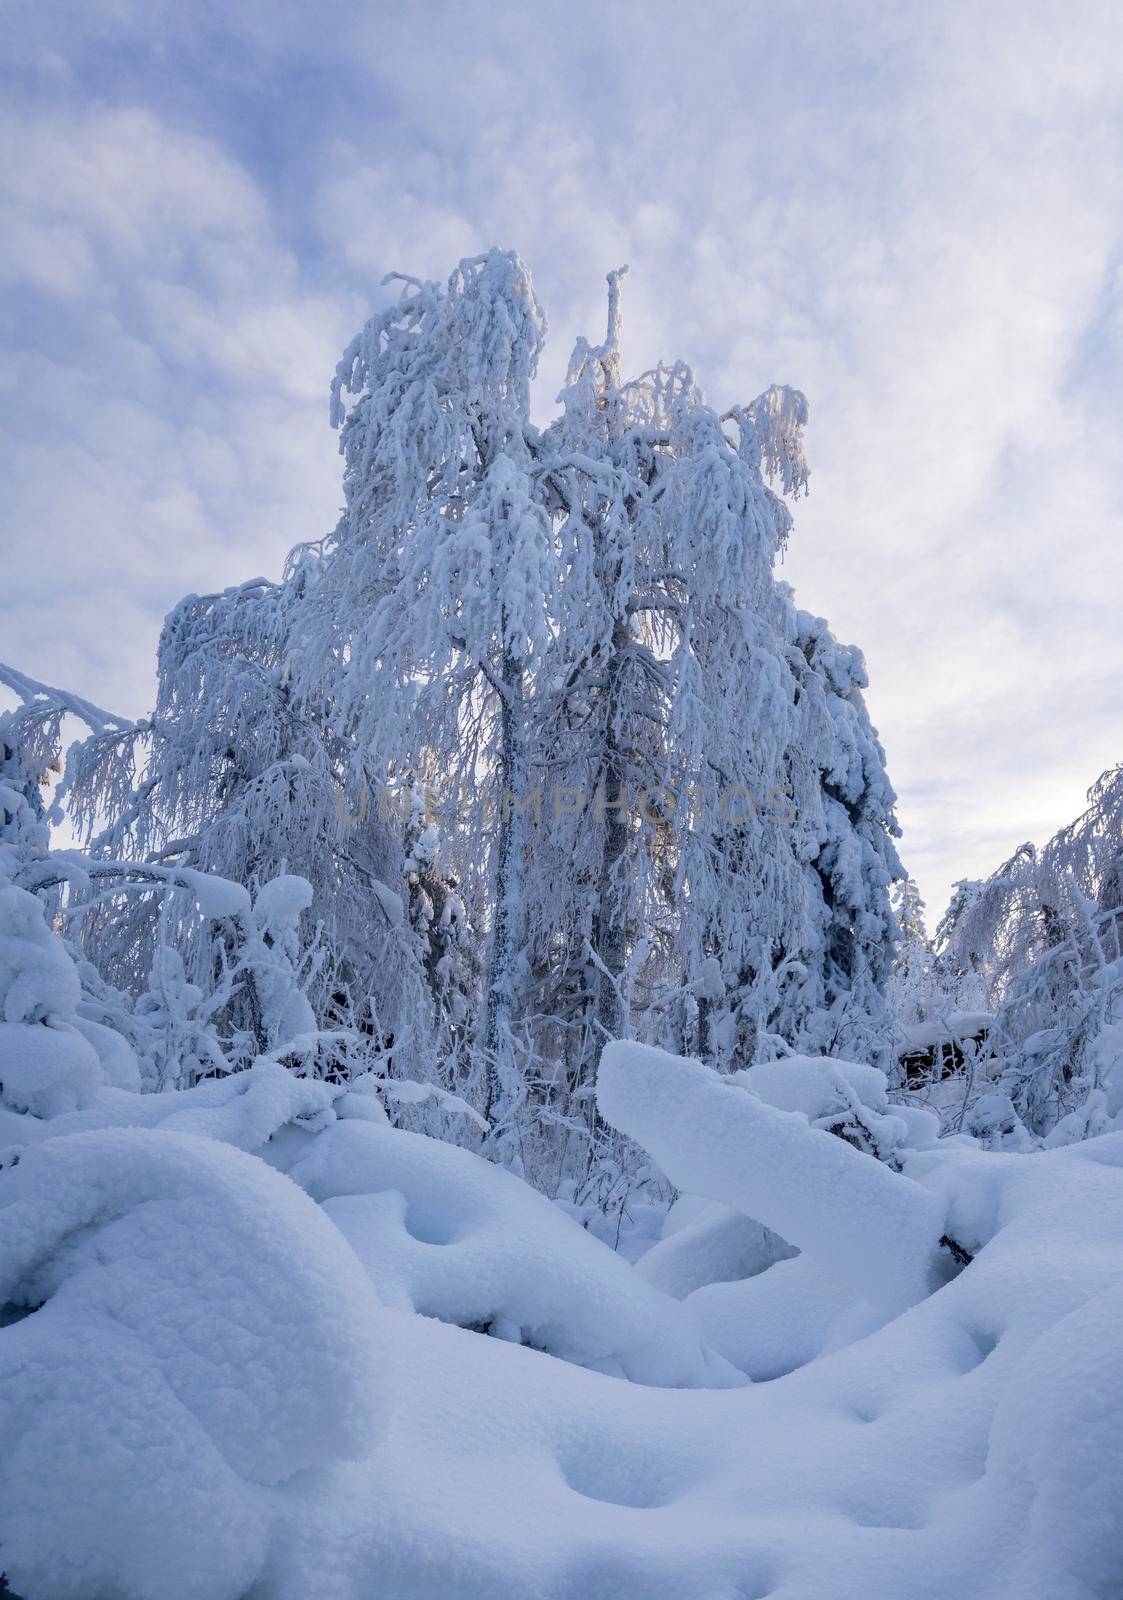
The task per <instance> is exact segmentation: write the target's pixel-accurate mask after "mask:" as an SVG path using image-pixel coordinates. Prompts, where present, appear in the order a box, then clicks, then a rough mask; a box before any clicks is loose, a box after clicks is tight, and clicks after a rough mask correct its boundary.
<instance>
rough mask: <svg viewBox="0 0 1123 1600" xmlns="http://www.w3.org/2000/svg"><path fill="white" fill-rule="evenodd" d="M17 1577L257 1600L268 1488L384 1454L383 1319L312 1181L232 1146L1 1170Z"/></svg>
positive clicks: (80, 1156) (63, 1599)
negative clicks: (253, 1595) (380, 1440)
mask: <svg viewBox="0 0 1123 1600" xmlns="http://www.w3.org/2000/svg"><path fill="white" fill-rule="evenodd" d="M0 1305H4V1306H5V1307H6V1309H5V1312H4V1315H3V1318H0V1440H2V1441H3V1447H2V1449H0V1565H2V1566H3V1569H4V1571H5V1572H6V1573H7V1576H8V1578H9V1579H10V1581H11V1584H12V1586H13V1588H14V1589H15V1590H16V1591H17V1592H20V1593H23V1594H25V1595H43V1596H46V1595H50V1596H51V1597H53V1600H83V1597H87V1600H88V1597H89V1596H91V1595H94V1594H107V1595H108V1594H114V1595H121V1596H125V1597H128V1600H164V1597H167V1600H184V1597H189V1600H237V1597H238V1596H240V1595H243V1594H244V1593H245V1592H246V1590H247V1589H248V1588H249V1586H250V1585H251V1583H253V1582H254V1581H255V1579H256V1578H257V1576H258V1575H259V1573H260V1571H261V1569H262V1566H263V1563H264V1561H265V1558H266V1555H267V1552H268V1546H269V1540H270V1530H271V1527H272V1524H273V1522H274V1520H275V1518H276V1516H277V1514H278V1512H277V1506H276V1503H275V1501H274V1500H272V1499H271V1498H270V1495H269V1493H268V1492H267V1491H269V1490H270V1489H272V1488H273V1487H274V1486H277V1485H281V1484H284V1483H285V1482H286V1481H287V1480H290V1479H292V1478H293V1476H294V1475H295V1474H297V1473H301V1474H304V1475H305V1478H306V1479H307V1475H308V1474H309V1473H310V1472H312V1471H314V1470H323V1469H325V1468H328V1467H330V1466H332V1464H333V1463H336V1462H338V1461H340V1460H342V1459H355V1458H358V1457H361V1456H363V1455H365V1454H366V1453H367V1452H368V1451H369V1450H370V1449H371V1447H372V1446H373V1444H374V1442H375V1438H376V1435H377V1431H378V1426H379V1420H380V1403H379V1396H380V1394H381V1393H382V1392H383V1390H384V1387H385V1383H386V1376H385V1370H384V1369H385V1365H386V1351H385V1345H384V1339H383V1337H382V1334H381V1331H380V1330H381V1322H380V1318H381V1315H382V1313H381V1311H380V1308H379V1306H378V1303H377V1300H376V1297H375V1295H374V1293H373V1291H372V1289H371V1287H370V1284H369V1282H368V1281H367V1279H366V1278H365V1276H364V1275H363V1273H362V1272H361V1271H360V1270H359V1268H358V1264H357V1263H356V1262H355V1260H354V1257H353V1256H352V1254H351V1252H350V1250H349V1249H348V1248H347V1246H346V1244H345V1243H344V1242H343V1240H342V1239H341V1238H340V1237H339V1234H338V1232H337V1231H336V1229H334V1228H333V1227H332V1226H331V1224H330V1223H329V1222H328V1221H327V1219H326V1218H325V1217H324V1216H323V1214H322V1213H321V1212H320V1211H319V1210H318V1209H317V1207H315V1206H314V1205H312V1204H311V1203H310V1202H309V1201H308V1199H307V1198H306V1196H304V1195H303V1194H302V1193H301V1192H300V1191H299V1190H298V1189H297V1188H296V1187H295V1186H294V1185H293V1184H291V1183H289V1182H288V1181H287V1180H286V1179H284V1178H282V1177H280V1176H278V1174H277V1173H275V1172H273V1171H271V1170H270V1169H269V1168H268V1167H266V1166H265V1165H264V1164H263V1163H262V1162H260V1161H258V1160H256V1159H255V1158H253V1157H248V1156H245V1155H242V1154H241V1153H239V1152H238V1151H235V1150H232V1149H229V1148H225V1147H223V1146H222V1145H220V1144H218V1143H215V1142H214V1141H212V1140H204V1139H197V1138H191V1137H188V1136H185V1135H182V1134H169V1133H165V1132H159V1133H153V1132H146V1131H140V1130H114V1131H105V1130H103V1131H99V1132H95V1133H83V1134H74V1135H70V1136H68V1137H63V1138H57V1139H49V1140H47V1141H45V1142H44V1143H42V1144H41V1145H39V1146H37V1147H35V1148H33V1149H31V1150H29V1151H27V1152H25V1154H24V1155H23V1156H22V1158H21V1159H20V1160H19V1162H18V1164H17V1165H15V1166H14V1167H11V1168H9V1169H8V1170H6V1171H4V1172H0Z"/></svg>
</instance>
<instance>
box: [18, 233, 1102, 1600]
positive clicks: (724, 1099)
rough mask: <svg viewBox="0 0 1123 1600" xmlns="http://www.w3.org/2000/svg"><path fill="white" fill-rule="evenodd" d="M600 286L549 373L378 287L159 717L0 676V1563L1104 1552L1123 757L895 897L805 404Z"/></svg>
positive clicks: (165, 689)
mask: <svg viewBox="0 0 1123 1600" xmlns="http://www.w3.org/2000/svg"><path fill="white" fill-rule="evenodd" d="M408 264H409V263H406V265H408ZM631 287H632V282H631V280H630V279H629V278H628V277H627V268H626V267H620V268H618V269H616V270H613V271H610V272H609V273H608V278H607V297H606V299H607V304H606V323H605V324H602V326H603V327H604V333H603V337H600V336H599V330H595V331H594V330H590V334H589V337H587V338H580V339H578V341H577V344H576V346H575V348H574V350H573V353H572V356H571V357H570V360H569V365H568V371H567V375H566V378H565V384H564V388H563V390H562V392H561V395H560V397H559V401H558V406H557V409H556V412H555V413H554V414H553V415H552V417H547V418H545V419H539V420H535V419H534V418H533V417H532V415H531V410H532V407H531V384H532V380H533V379H534V376H535V373H536V368H537V363H538V361H539V357H540V355H541V353H542V351H543V348H544V344H545V341H546V338H547V323H546V317H545V314H544V311H543V309H542V307H541V305H540V304H539V300H538V298H537V296H536V293H535V287H534V283H533V280H532V276H531V272H530V270H529V268H528V267H527V265H526V264H525V263H524V261H523V260H522V258H521V257H520V256H519V255H518V254H516V253H515V252H514V251H512V250H507V249H499V248H495V249H492V250H489V251H488V252H487V253H485V254H481V255H478V256H474V257H468V258H465V259H463V260H461V261H460V263H459V265H457V266H456V267H455V268H454V270H453V271H452V273H451V276H449V277H448V279H447V281H444V282H433V281H428V280H427V279H423V278H416V277H399V278H395V279H394V281H393V284H392V293H391V294H390V296H389V298H388V300H387V301H386V304H385V308H384V309H381V310H378V311H376V312H375V314H374V315H373V316H371V317H370V320H369V321H367V322H366V324H365V326H363V327H362V328H361V329H360V331H359V332H358V333H357V335H356V336H355V338H354V339H353V340H352V342H351V343H350V344H349V345H348V346H347V348H346V349H345V350H344V351H343V354H342V357H341V359H340V361H339V365H338V367H337V368H336V371H335V374H334V377H333V378H331V381H330V421H331V425H332V427H333V428H334V429H336V430H337V433H338V443H339V451H340V457H341V465H342V501H343V507H344V508H343V511H342V514H341V515H340V518H339V521H338V523H337V525H336V526H335V527H334V528H332V529H330V530H327V531H325V530H314V529H310V530H309V535H310V537H309V538H308V540H307V542H304V543H301V544H298V545H297V546H296V548H294V549H293V550H291V551H290V552H289V554H288V556H287V559H286V560H285V561H284V565H283V569H281V570H280V571H279V575H276V576H273V577H260V576H254V575H252V573H251V574H249V575H247V578H246V581H244V582H240V583H238V584H237V585H235V586H234V587H229V588H225V589H222V590H221V591H219V592H215V593H209V594H202V595H199V594H190V595H187V596H186V597H185V598H183V599H182V600H180V601H179V603H178V604H176V605H175V606H174V607H173V608H172V609H171V610H170V612H169V613H168V615H167V617H166V620H165V622H164V626H163V631H162V634H161V636H160V639H159V645H158V654H157V659H156V663H155V674H156V685H157V687H156V695H155V702H154V704H153V706H152V709H151V713H150V714H149V715H147V716H145V717H143V718H142V719H140V720H132V719H129V718H126V717H123V716H118V715H116V714H114V712H113V711H112V710H104V709H101V708H100V707H99V706H97V705H95V704H93V703H91V702H90V701H89V700H87V699H86V698H85V697H84V696H85V694H86V693H87V692H88V686H87V685H85V684H82V683H66V684H61V685H59V686H52V685H49V684H46V683H42V682H39V681H37V680H35V679H33V678H32V677H29V676H28V675H27V674H26V672H25V671H24V670H23V667H24V664H23V663H21V662H20V661H18V660H13V661H11V662H9V663H8V664H6V665H4V666H3V667H0V685H2V686H3V691H4V700H3V702H2V703H3V704H4V705H5V706H7V707H8V709H6V710H4V711H3V712H0V1012H2V1020H0V1134H2V1137H0V1305H2V1307H3V1310H2V1313H0V1571H2V1572H3V1574H4V1579H5V1581H6V1585H7V1589H6V1590H5V1589H4V1584H3V1583H0V1591H3V1592H7V1593H9V1594H11V1595H12V1596H15V1597H21V1600H298V1597H299V1600H304V1597H306V1596H308V1595H311V1594H318V1595H321V1596H324V1597H325V1600H375V1597H378V1600H445V1597H448V1600H598V1597H603V1600H609V1597H610V1596H611V1597H613V1600H766V1597H767V1600H846V1597H853V1600H873V1597H877V1600H881V1597H885V1600H946V1597H947V1596H948V1595H952V1594H955V1595H960V1596H963V1597H964V1600H1007V1597H1012V1596H1015V1595H1017V1596H1019V1597H1026V1600H1118V1597H1119V1596H1120V1595H1121V1594H1123V1524H1121V1523H1120V1518H1119V1509H1118V1499H1119V1490H1120V1485H1121V1483H1123V1380H1121V1377H1120V1365H1119V1361H1118V1337H1119V1327H1120V1317H1121V1315H1123V1298H1121V1297H1123V1287H1121V1281H1123V767H1116V768H1114V769H1111V770H1108V771H1106V772H1104V773H1102V774H1097V773H1096V772H1088V773H1087V774H1084V775H1083V777H1082V781H1084V782H1086V783H1087V784H1089V785H1090V787H1089V788H1088V790H1087V807H1086V809H1085V810H1084V811H1083V812H1082V813H1081V814H1080V815H1079V816H1077V817H1076V818H1075V819H1074V820H1073V821H1072V822H1071V823H1070V824H1069V825H1068V826H1066V827H1064V828H1062V829H1061V830H1060V831H1059V832H1058V833H1056V835H1055V836H1054V837H1053V838H1051V839H1049V840H1048V842H1047V843H1045V844H1044V845H1041V846H1038V847H1035V846H1033V845H1029V844H1021V845H1019V842H1018V840H1017V839H1016V838H1011V840H1010V842H1009V853H1008V857H1007V859H1005V860H1000V861H996V862H995V865H994V870H993V871H992V872H991V874H990V875H989V876H987V877H985V878H981V879H963V880H962V881H960V882H958V883H957V884H956V886H955V891H954V896H953V898H952V901H951V904H950V905H949V907H948V909H947V910H946V912H944V913H943V915H942V916H939V917H937V916H933V917H932V919H931V921H926V914H925V907H924V905H923V903H922V901H921V897H920V891H919V890H918V888H917V885H916V883H915V882H914V881H913V880H912V878H911V877H910V875H909V863H908V860H907V859H902V856H903V854H904V849H903V841H902V840H901V830H900V828H899V826H898V822H897V817H896V797H895V794H894V789H893V786H892V783H891V780H890V772H889V770H888V769H887V758H886V752H885V750H884V749H883V747H882V743H881V741H880V740H879V737H878V733H877V730H876V729H875V727H874V726H873V724H872V722H871V718H870V714H869V711H868V710H867V705H866V700H865V697H864V691H865V690H866V689H867V687H868V683H867V673H866V666H865V662H864V658H863V655H862V652H861V649H860V648H859V647H858V645H855V644H850V643H843V642H841V641H840V640H839V639H837V638H836V637H835V635H834V633H833V632H832V631H831V628H830V626H829V625H828V623H827V622H826V621H825V620H824V619H823V618H822V617H819V616H817V615H814V614H813V613H812V612H809V611H807V610H804V609H801V607H800V604H799V598H798V596H797V594H796V593H795V592H794V590H793V588H792V586H791V585H790V584H789V583H788V582H786V581H785V580H784V578H783V575H782V574H783V567H782V558H783V555H784V552H785V549H786V547H787V546H788V543H789V540H795V539H797V538H798V517H799V511H800V507H801V505H802V503H803V497H804V496H805V495H806V494H807V493H808V489H809V480H810V470H809V465H808V460H807V458H806V456H805V433H806V431H807V429H808V424H809V419H810V407H809V403H808V399H807V398H805V396H804V394H803V393H802V392H800V391H799V390H797V389H795V388H792V387H788V386H786V385H785V384H783V383H774V384H772V385H771V386H770V387H767V388H764V389H762V390H761V392H760V393H758V394H757V395H756V397H755V398H753V397H752V395H751V391H750V392H749V393H748V394H747V395H741V396H729V395H722V396H720V397H708V396H709V389H708V388H707V387H705V383H706V374H705V373H699V374H696V373H695V372H694V371H692V370H691V368H690V366H688V365H687V364H685V363H684V362H681V361H679V362H672V363H670V364H664V365H659V366H657V367H655V368H654V369H653V370H651V371H641V372H639V373H638V374H637V375H631V372H632V369H631V368H630V367H629V364H628V340H627V337H626V334H627V322H628V317H627V313H628V307H629V290H630V288H631ZM760 376H761V377H763V378H768V377H771V376H776V377H781V378H782V377H784V376H787V374H783V373H780V374H769V373H764V374H761V375H760ZM328 377H329V374H327V373H325V374H324V379H325V384H324V387H325V391H326V390H327V386H328V385H327V379H328ZM325 398H326V395H325ZM281 555H282V552H278V558H280V556H281ZM899 843H900V846H901V848H900V850H899Z"/></svg>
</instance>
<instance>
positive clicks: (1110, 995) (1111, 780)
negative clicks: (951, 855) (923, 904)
mask: <svg viewBox="0 0 1123 1600" xmlns="http://www.w3.org/2000/svg"><path fill="white" fill-rule="evenodd" d="M1121 840H1123V767H1115V768H1112V769H1110V770H1109V771H1107V772H1105V773H1104V774H1103V775H1102V776H1101V777H1100V778H1099V779H1098V780H1097V782H1096V783H1095V784H1094V785H1093V786H1092V788H1091V789H1090V790H1089V792H1088V806H1087V808H1086V810H1085V811H1083V812H1082V813H1081V815H1080V816H1079V817H1077V818H1076V820H1075V821H1074V822H1072V823H1070V824H1069V825H1068V826H1067V827H1064V828H1062V829H1061V830H1060V831H1059V832H1058V833H1057V834H1055V835H1054V837H1053V838H1052V839H1050V840H1049V842H1048V843H1047V844H1046V845H1044V846H1043V847H1042V848H1041V849H1040V850H1038V849H1037V848H1036V847H1035V846H1033V845H1032V844H1024V845H1022V846H1021V847H1020V848H1019V849H1018V850H1017V851H1015V852H1014V854H1013V855H1012V856H1011V857H1010V859H1009V860H1008V861H1006V862H1004V863H1003V864H1002V866H1000V867H999V868H998V869H997V871H996V872H994V873H993V874H992V875H991V876H990V877H989V878H987V879H985V880H984V881H983V882H981V883H977V884H974V883H973V884H971V885H969V886H963V885H957V896H956V899H955V900H954V901H953V905H952V907H951V908H950V909H949V914H948V916H947V917H945V919H944V921H943V923H942V924H941V927H940V930H939V934H938V936H937V952H938V957H939V960H940V962H941V963H942V964H943V965H945V966H946V967H947V968H949V969H951V970H952V971H955V972H957V973H961V974H968V973H977V974H979V975H980V978H981V979H982V980H983V981H985V983H986V985H987V988H988V991H989V993H988V1000H989V1004H990V1006H991V1008H993V1009H994V1011H995V1018H994V1023H993V1027H992V1030H991V1039H990V1043H991V1050H992V1053H993V1057H994V1060H993V1062H992V1063H991V1065H990V1066H989V1068H988V1076H987V1079H986V1080H985V1081H983V1082H982V1083H981V1084H978V1085H976V1086H975V1092H976V1093H978V1092H980V1091H981V1092H982V1093H984V1094H988V1095H991V1096H992V1097H993V1096H994V1095H998V1096H1000V1098H1001V1099H1002V1101H1003V1102H1004V1103H1007V1104H1008V1105H1009V1107H1010V1111H1009V1112H1003V1115H1004V1116H1005V1117H1006V1120H1007V1121H1009V1118H1010V1116H1011V1115H1013V1116H1015V1117H1016V1118H1018V1119H1020V1120H1021V1121H1023V1122H1024V1123H1025V1125H1026V1127H1027V1128H1028V1129H1029V1131H1030V1133H1032V1134H1034V1135H1038V1136H1042V1135H1047V1134H1048V1133H1049V1132H1050V1130H1051V1129H1052V1128H1053V1127H1054V1126H1055V1125H1056V1124H1057V1122H1058V1121H1059V1120H1061V1119H1062V1118H1063V1119H1066V1120H1067V1119H1068V1118H1070V1117H1074V1116H1075V1117H1077V1118H1079V1116H1080V1115H1082V1114H1083V1113H1082V1108H1083V1107H1085V1106H1087V1105H1089V1104H1090V1103H1092V1104H1093V1109H1094V1106H1095V1105H1098V1104H1099V1100H1098V1099H1097V1097H1099V1096H1103V1095H1105V1093H1106V1094H1107V1100H1108V1101H1110V1104H1111V1114H1112V1115H1114V1114H1115V1113H1117V1112H1118V1111H1119V1110H1120V1109H1123V906H1121V904H1120V897H1119V862H1120V850H1121ZM1106 1104H1107V1101H1105V1105H1106ZM996 1114H997V1113H996ZM1093 1122H1094V1119H1093ZM1085 1123H1086V1124H1087V1123H1088V1118H1087V1117H1086V1118H1085ZM1091 1125H1092V1124H1089V1126H1091ZM1070 1127H1075V1123H1072V1124H1070Z"/></svg>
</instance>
